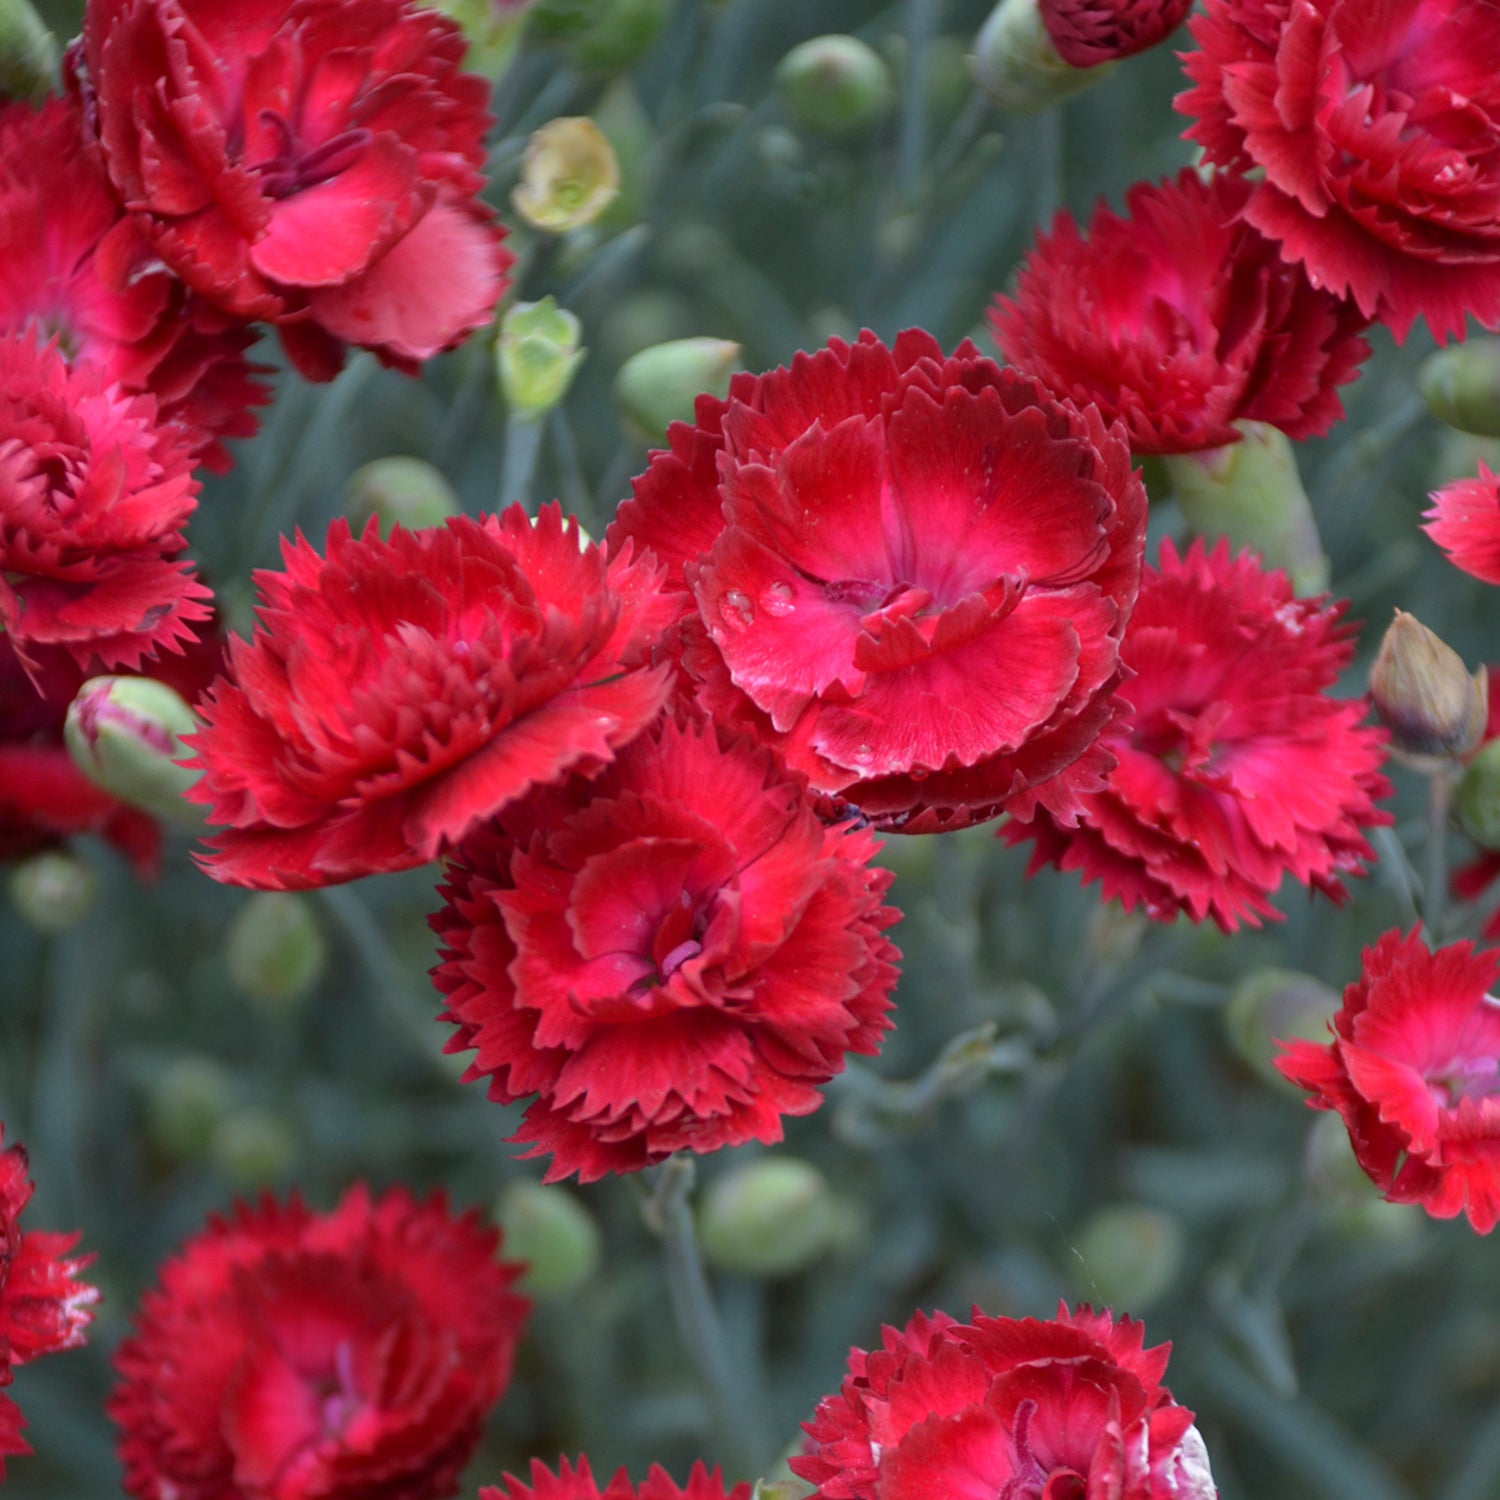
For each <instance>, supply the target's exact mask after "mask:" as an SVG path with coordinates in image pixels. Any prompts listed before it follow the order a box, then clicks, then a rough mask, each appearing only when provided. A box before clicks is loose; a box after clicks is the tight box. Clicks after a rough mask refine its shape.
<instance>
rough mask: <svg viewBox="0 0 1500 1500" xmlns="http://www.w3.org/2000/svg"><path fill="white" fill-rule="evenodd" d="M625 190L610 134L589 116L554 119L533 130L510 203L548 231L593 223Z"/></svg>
mask: <svg viewBox="0 0 1500 1500" xmlns="http://www.w3.org/2000/svg"><path fill="white" fill-rule="evenodd" d="M619 191H620V164H619V162H618V161H617V160H616V159H615V148H614V147H613V146H612V145H610V143H609V138H608V137H607V136H606V135H605V134H604V132H603V131H602V130H600V129H599V127H598V126H597V125H596V124H594V122H593V121H592V120H591V119H589V118H588V116H586V115H566V116H563V117H562V118H560V119H556V120H550V121H548V123H547V124H545V125H543V126H542V128H541V129H540V130H537V131H535V132H534V133H533V134H532V137H531V139H530V140H529V141H528V142H527V143H526V154H525V155H524V156H523V157H522V159H521V180H520V182H519V183H517V185H516V186H515V188H514V189H513V190H512V191H511V195H510V201H511V202H512V203H513V204H514V205H515V209H516V212H517V213H518V214H520V216H521V217H522V218H523V219H525V220H526V222H527V223H528V224H530V225H532V226H533V227H534V228H537V229H544V230H546V231H547V233H548V234H565V233H566V232H567V231H568V230H570V229H578V228H581V227H582V226H583V225H585V224H592V223H593V222H594V220H595V219H597V218H598V217H599V215H600V214H602V213H603V212H604V210H605V209H606V208H608V207H609V205H610V202H611V200H612V199H613V198H614V196H615V194H616V193H618V192H619Z"/></svg>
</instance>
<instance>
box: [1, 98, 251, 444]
mask: <svg viewBox="0 0 1500 1500" xmlns="http://www.w3.org/2000/svg"><path fill="white" fill-rule="evenodd" d="M28 324H35V325H36V327H37V328H38V329H39V330H40V333H41V336H42V337H43V338H44V339H46V338H53V337H55V338H56V339H57V341H58V348H59V350H60V352H61V353H62V355H63V357H64V358H65V359H66V360H67V361H68V362H69V363H70V364H88V365H92V366H94V367H96V368H97V369H99V370H100V371H102V372H103V374H104V377H105V379H106V381H107V382H109V383H116V382H117V383H118V384H119V385H120V386H121V387H122V388H123V389H124V390H125V391H127V392H129V393H131V394H133V395H135V394H140V393H142V392H147V393H149V394H150V395H152V396H154V397H155V398H156V401H157V407H158V419H159V420H160V421H162V422H175V423H179V424H180V425H182V426H183V427H184V428H186V429H187V431H188V433H189V435H190V442H191V446H192V449H193V452H194V456H195V458H196V459H197V461H199V462H201V463H204V464H206V465H207V466H208V467H209V468H212V469H217V470H221V471H222V470H224V469H227V468H228V467H229V454H228V452H227V451H226V449H225V448H224V445H223V443H222V441H221V439H223V438H226V437H248V436H249V435H250V434H252V433H253V432H254V431H255V427H256V421H255V415H254V412H253V410H252V408H254V407H256V406H259V405H262V404H263V403H264V402H265V401H266V400H267V399H269V392H268V391H267V390H266V389H265V388H264V387H263V386H262V385H260V384H258V383H257V382H256V381H254V380H253V379H252V378H251V374H252V367H251V366H250V365H249V364H247V363H246V360H245V350H246V349H248V348H249V346H250V345H251V344H252V343H253V342H254V341H255V334H254V332H253V331H252V330H250V329H249V328H247V327H245V326H244V325H243V324H242V323H240V322H238V321H237V320H234V319H231V318H227V317H225V315H224V314H222V313H220V312H218V311H216V310H215V309H213V308H211V307H209V306H208V304H207V303H205V302H204V301H203V300H202V299H201V298H199V297H196V296H193V295H192V294H190V293H189V292H188V290H187V288H186V287H185V286H183V284H182V283H181V282H180V281H178V280H177V278H176V277H175V276H173V275H171V274H170V273H169V272H168V271H167V270H166V269H165V268H164V267H163V266H162V264H161V261H160V260H159V259H158V258H157V256H156V254H155V252H154V251H153V250H152V248H151V242H150V241H149V240H148V239H147V238H146V237H145V235H144V234H142V232H141V230H140V229H139V227H138V226H137V225H136V223H135V221H134V220H132V219H131V218H130V216H129V215H127V214H126V213H125V211H124V209H122V208H121V207H120V205H119V203H118V201H117V200H116V198H115V196H114V192H113V190H112V189H111V187H110V185H109V178H108V177H107V176H106V174H105V171H104V162H103V158H102V157H101V155H100V153H99V148H98V145H97V144H96V143H95V142H94V141H93V140H91V139H89V138H88V136H87V134H86V132H85V130H84V127H83V121H82V118H81V115H80V111H79V109H78V106H77V104H76V103H74V102H73V101H72V100H64V99H49V100H48V101H47V102H46V103H45V104H44V105H42V106H41V108H40V109H33V108H32V107H31V106H30V105H28V104H20V103H18V104H11V105H7V106H5V107H4V108H0V328H5V329H9V330H12V331H16V330H19V329H22V328H25V327H26V326H27V325H28Z"/></svg>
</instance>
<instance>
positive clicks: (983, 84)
mask: <svg viewBox="0 0 1500 1500" xmlns="http://www.w3.org/2000/svg"><path fill="white" fill-rule="evenodd" d="M1113 68H1114V64H1113V63H1101V64H1100V65H1099V66H1098V67H1096V68H1075V67H1073V66H1072V64H1071V63H1065V62H1064V61H1063V60H1062V58H1061V57H1060V56H1059V55H1058V51H1057V48H1056V47H1055V46H1054V45H1053V43H1052V38H1051V37H1050V36H1048V35H1047V28H1046V26H1045V25H1043V23H1042V16H1041V12H1040V10H1039V9H1038V8H1037V0H1000V4H999V5H997V6H996V7H995V9H994V10H993V11H991V12H990V18H989V20H987V21H986V22H985V23H984V25H983V26H982V27H981V28H980V31H979V35H978V36H977V37H976V38H975V40H974V80H975V82H976V83H978V85H979V87H980V88H982V89H983V90H984V92H985V93H986V94H988V95H989V97H990V98H991V99H993V100H994V101H995V103H996V104H998V105H999V106H1000V108H1001V109H1008V110H1012V111H1014V112H1015V113H1017V114H1023V115H1030V114H1037V113H1039V112H1040V111H1041V110H1044V109H1050V108H1051V107H1052V106H1053V105H1054V104H1061V103H1062V101H1063V100H1064V99H1067V98H1069V97H1070V96H1072V95H1073V94H1076V93H1079V92H1080V91H1081V90H1083V89H1086V88H1089V87H1090V86H1091V85H1093V84H1095V83H1098V82H1099V80H1100V79H1102V78H1104V77H1105V76H1106V75H1108V74H1109V73H1110V72H1111V71H1112V70H1113Z"/></svg>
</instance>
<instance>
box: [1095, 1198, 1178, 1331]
mask: <svg viewBox="0 0 1500 1500" xmlns="http://www.w3.org/2000/svg"><path fill="white" fill-rule="evenodd" d="M1073 1244H1074V1248H1075V1249H1076V1250H1077V1251H1078V1256H1077V1258H1076V1259H1075V1260H1074V1262H1073V1267H1072V1269H1073V1274H1074V1277H1075V1279H1076V1280H1077V1282H1078V1287H1079V1290H1080V1292H1082V1293H1083V1294H1084V1295H1086V1296H1089V1297H1091V1298H1093V1299H1095V1300H1097V1301H1098V1302H1100V1303H1102V1304H1104V1305H1105V1306H1106V1307H1128V1308H1130V1309H1131V1310H1132V1311H1134V1310H1135V1309H1137V1308H1145V1307H1149V1306H1150V1305H1151V1303H1153V1302H1155V1301H1156V1300H1157V1299H1158V1298H1159V1297H1160V1296H1161V1295H1162V1293H1163V1292H1166V1291H1168V1290H1170V1288H1171V1286H1172V1283H1173V1282H1174V1281H1176V1280H1177V1274H1178V1272H1179V1271H1180V1270H1181V1269H1182V1251H1183V1235H1182V1225H1181V1224H1180V1223H1179V1222H1178V1220H1177V1218H1176V1216H1175V1215H1174V1214H1169V1213H1165V1212H1163V1211H1162V1210H1161V1209H1159V1208H1149V1207H1147V1206H1146V1205H1145V1204H1143V1203H1115V1204H1111V1205H1110V1206H1109V1207H1107V1208H1101V1209H1100V1210H1099V1211H1098V1212H1097V1213H1095V1214H1094V1215H1092V1216H1091V1217H1090V1218H1089V1220H1088V1221H1087V1223H1085V1224H1084V1226H1083V1227H1082V1228H1081V1229H1080V1230H1079V1231H1078V1234H1077V1236H1076V1238H1075V1239H1074V1241H1073Z"/></svg>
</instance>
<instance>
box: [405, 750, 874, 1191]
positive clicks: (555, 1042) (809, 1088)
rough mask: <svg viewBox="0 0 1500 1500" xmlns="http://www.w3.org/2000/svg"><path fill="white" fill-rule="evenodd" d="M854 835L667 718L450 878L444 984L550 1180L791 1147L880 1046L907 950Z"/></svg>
mask: <svg viewBox="0 0 1500 1500" xmlns="http://www.w3.org/2000/svg"><path fill="white" fill-rule="evenodd" d="M876 847H877V844H876V840H875V838H874V837H873V836H872V835H871V834H870V833H869V832H867V831H864V830H854V829H849V828H843V829H839V828H828V827H826V826H825V825H824V824H823V823H822V822H821V821H820V820H819V819H818V817H817V815H816V813H815V812H814V810H813V806H812V804H811V802H810V801H809V799H808V798H807V795H806V791H805V788H804V785H803V783H802V781H801V780H800V778H796V777H793V776H789V775H788V774H787V772H786V771H785V769H784V768H783V767H781V766H780V765H779V764H778V762H777V760H776V757H775V756H774V755H772V754H771V752H770V751H768V750H766V749H765V748H764V747H762V746H757V745H753V744H751V743H749V742H747V741H745V740H736V739H733V738H732V737H730V736H729V735H728V734H727V732H725V731H722V730H720V729H718V728H717V727H715V726H713V725H710V724H707V723H701V722H693V721H690V720H682V721H678V722H671V721H664V722H663V723H662V724H661V725H660V726H659V727H658V728H657V729H655V730H651V731H648V732H647V733H646V734H645V735H643V736H641V738H640V739H638V740H636V741H635V743H634V744H632V745H630V746H629V747H627V748H626V749H625V750H623V751H621V753H620V756H619V759H618V760H617V761H616V762H615V763H614V765H612V766H610V767H609V768H608V769H606V770H605V771H604V772H603V773H601V774H600V775H599V776H598V777H596V778H595V779H594V780H593V781H592V782H588V783H585V782H583V781H582V779H581V778H575V779H574V780H573V781H572V782H571V783H569V785H568V786H567V787H565V788H559V789H556V790H553V791H546V792H541V793H537V794H534V795H533V796H532V798H531V799H530V800H528V801H527V802H524V803H521V804H519V805H517V806H514V807H511V808H509V809H507V810H506V811H505V812H504V813H502V814H501V816H500V818H499V820H498V822H497V824H496V825H494V826H492V827H490V828H487V829H484V830H482V831H481V832H479V833H477V834H476V835H475V836H474V837H473V838H471V839H470V840H469V841H468V842H467V843H466V844H465V845H464V846H463V848H462V849H461V850H460V851H459V854H458V856H457V858H456V859H455V860H454V861H453V863H452V864H451V865H450V866H449V871H448V885H447V887H446V888H445V894H446V896H447V899H448V905H447V907H446V908H445V909H444V910H443V911H442V912H439V913H438V914H437V915H436V916H434V917H433V918H432V925H433V928H434V929H435V930H436V932H437V933H438V935H439V937H440V938H441V939H442V941H443V942H444V944H445V945H446V947H445V949H444V950H443V952H442V954H441V962H440V963H439V964H438V966H437V967H436V968H435V969H434V970H433V979H434V982H435V983H436V985H437V987H438V989H439V990H440V991H441V992H442V993H443V994H444V995H445V996H446V997H447V1000H448V1010H447V1012H446V1018H447V1019H448V1020H450V1021H453V1022H454V1023H455V1024H456V1025H457V1026H458V1027H459V1031H458V1035H457V1036H456V1037H454V1039H453V1040H452V1041H451V1042H450V1043H449V1050H450V1051H463V1050H466V1049H469V1048H473V1049H475V1050H476V1051H477V1054H478V1055H477V1056H476V1058H475V1060H474V1062H473V1064H472V1065H471V1067H470V1069H469V1073H468V1075H467V1076H468V1077H469V1078H479V1077H483V1076H485V1075H490V1077H491V1083H490V1097H491V1098H493V1099H498V1100H501V1101H502V1102H507V1103H508V1102H510V1101H513V1100H516V1099H519V1098H523V1097H524V1096H526V1095H528V1094H536V1095H537V1096H538V1097H537V1099H536V1100H535V1102H534V1103H533V1104H532V1105H531V1107H530V1108H529V1109H528V1110H527V1112H526V1118H525V1122H524V1123H523V1125H522V1127H521V1129H520V1130H519V1131H518V1132H517V1134H516V1137H515V1139H517V1140H518V1141H525V1142H531V1143H532V1149H531V1151H530V1152H529V1153H527V1154H528V1155H531V1156H537V1155H541V1154H544V1153H546V1152H551V1153H552V1165H551V1167H550V1168H549V1170H548V1173H547V1178H548V1180H555V1179H557V1178H561V1177H566V1176H568V1175H569V1174H570V1173H572V1172H577V1173H578V1175H579V1177H580V1179H581V1180H583V1181H589V1180H591V1179H593V1178H596V1177H600V1176H602V1175H603V1174H605V1173H606V1172H629V1171H634V1170H636V1169H638V1168H640V1167H644V1166H647V1165H649V1164H650V1163H652V1162H655V1161H659V1160H660V1159H661V1158H663V1157H665V1156H668V1155H670V1154H671V1153H672V1152H673V1151H678V1150H684V1149H685V1150H690V1151H716V1150H718V1149H719V1148H720V1147H721V1146H734V1145H739V1144H740V1143H741V1142H743V1141H748V1140H758V1141H767V1142H769V1141H777V1140H780V1139H781V1117H782V1116H783V1115H788V1114H790V1115H803V1114H808V1113H810V1112H811V1111H812V1110H814V1109H816V1108H817V1107H818V1105H819V1104H820V1103H821V1102H822V1100H821V1096H820V1095H819V1093H818V1085H819V1084H822V1083H824V1082H826V1081H827V1080H828V1079H829V1078H830V1077H832V1076H833V1074H835V1073H837V1072H839V1071H840V1070H841V1069H842V1067H843V1061H844V1055H845V1053H847V1052H863V1053H873V1052H874V1051H875V1050H876V1047H877V1043H878V1041H879V1039H880V1036H881V1034H882V1033H883V1032H884V1031H885V1029H886V1026H887V1024H888V1023H887V1021H886V1019H885V1017H886V1012H887V1010H888V1009H889V1000H888V998H887V997H888V994H889V991H890V989H891V986H892V985H893V984H894V982H895V979H896V970H895V967H894V960H895V959H896V958H897V957H898V956H899V955H898V954H897V952H896V949H895V948H894V947H893V946H892V945H891V943H890V942H889V941H888V940H887V939H886V938H885V937H883V936H882V933H883V931H884V929H885V928H887V927H889V926H890V924H891V923H892V922H893V921H895V920H896V916H897V913H896V912H895V911H894V910H892V909H891V908H889V907H883V906H881V904H880V898H881V896H882V894H883V893H884V891H885V889H886V887H887V886H888V885H889V884H890V879H891V877H890V874H889V872H887V871H885V870H881V869H866V868H865V864H866V861H868V860H869V858H870V857H871V856H872V855H873V854H874V852H875V850H876Z"/></svg>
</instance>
